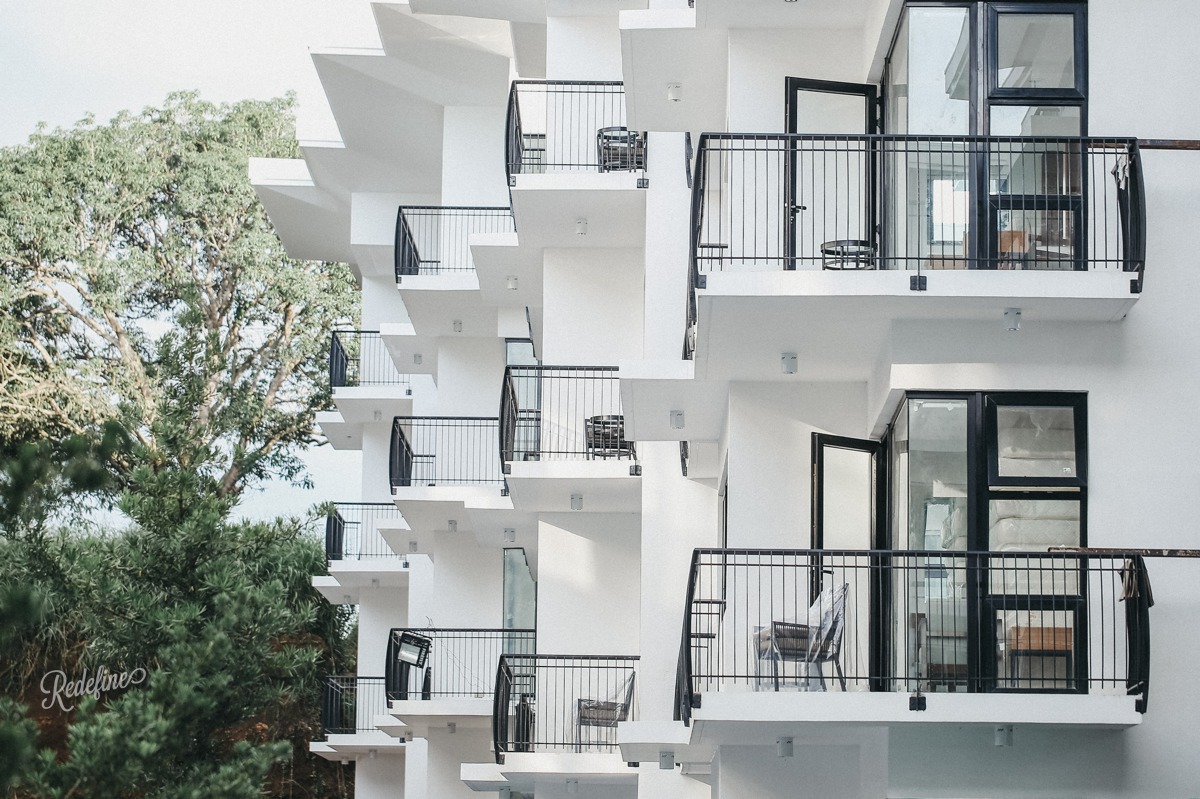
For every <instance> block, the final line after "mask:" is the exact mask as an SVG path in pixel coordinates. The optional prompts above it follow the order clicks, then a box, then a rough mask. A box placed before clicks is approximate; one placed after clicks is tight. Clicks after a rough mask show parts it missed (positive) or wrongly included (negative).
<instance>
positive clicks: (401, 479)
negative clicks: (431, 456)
mask: <svg viewBox="0 0 1200 799" xmlns="http://www.w3.org/2000/svg"><path fill="white" fill-rule="evenodd" d="M388 455H389V457H388V461H389V462H388V476H389V478H390V480H391V485H392V488H400V487H402V486H411V485H412V469H413V450H412V446H411V445H410V444H409V443H408V439H407V438H405V436H404V426H403V424H402V422H401V420H400V417H397V418H395V419H393V420H392V440H391V446H390V447H389V453H388Z"/></svg>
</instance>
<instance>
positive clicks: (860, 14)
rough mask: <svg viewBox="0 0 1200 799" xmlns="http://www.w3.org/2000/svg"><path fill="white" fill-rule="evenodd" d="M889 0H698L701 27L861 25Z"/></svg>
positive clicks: (697, 23) (697, 12) (698, 17)
mask: <svg viewBox="0 0 1200 799" xmlns="http://www.w3.org/2000/svg"><path fill="white" fill-rule="evenodd" d="M880 2H887V0H838V1H837V2H830V0H794V2H783V0H696V25H697V26H698V27H702V28H796V27H800V26H804V27H806V28H860V27H862V25H863V20H864V19H865V18H866V16H867V14H868V12H869V10H870V9H871V8H872V7H873V6H875V5H878V4H879V3H880Z"/></svg>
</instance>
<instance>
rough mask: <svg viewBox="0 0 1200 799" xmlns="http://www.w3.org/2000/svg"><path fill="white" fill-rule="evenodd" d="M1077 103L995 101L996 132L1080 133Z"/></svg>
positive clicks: (1024, 134) (1009, 133) (992, 114)
mask: <svg viewBox="0 0 1200 799" xmlns="http://www.w3.org/2000/svg"><path fill="white" fill-rule="evenodd" d="M1079 110H1080V109H1079V106H1077V105H993V106H991V109H990V114H991V125H990V130H991V134H992V135H993V136H1078V135H1080V115H1079Z"/></svg>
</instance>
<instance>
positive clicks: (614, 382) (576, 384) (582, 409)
mask: <svg viewBox="0 0 1200 799" xmlns="http://www.w3.org/2000/svg"><path fill="white" fill-rule="evenodd" d="M500 442H501V455H500V457H501V459H503V460H504V461H505V462H511V461H535V460H562V459H573V458H584V459H588V460H595V459H604V458H618V459H628V460H634V459H636V458H637V452H636V450H635V448H634V445H633V443H632V442H630V441H628V440H627V439H626V437H625V417H624V416H623V415H622V413H621V385H620V378H619V376H618V374H617V368H616V367H615V366H509V367H508V368H507V369H506V370H505V372H504V386H503V389H502V392H501V396H500Z"/></svg>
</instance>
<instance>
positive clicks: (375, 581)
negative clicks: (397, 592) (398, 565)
mask: <svg viewBox="0 0 1200 799" xmlns="http://www.w3.org/2000/svg"><path fill="white" fill-rule="evenodd" d="M371 587H372V588H378V587H379V578H378V577H372V578H371Z"/></svg>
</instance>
